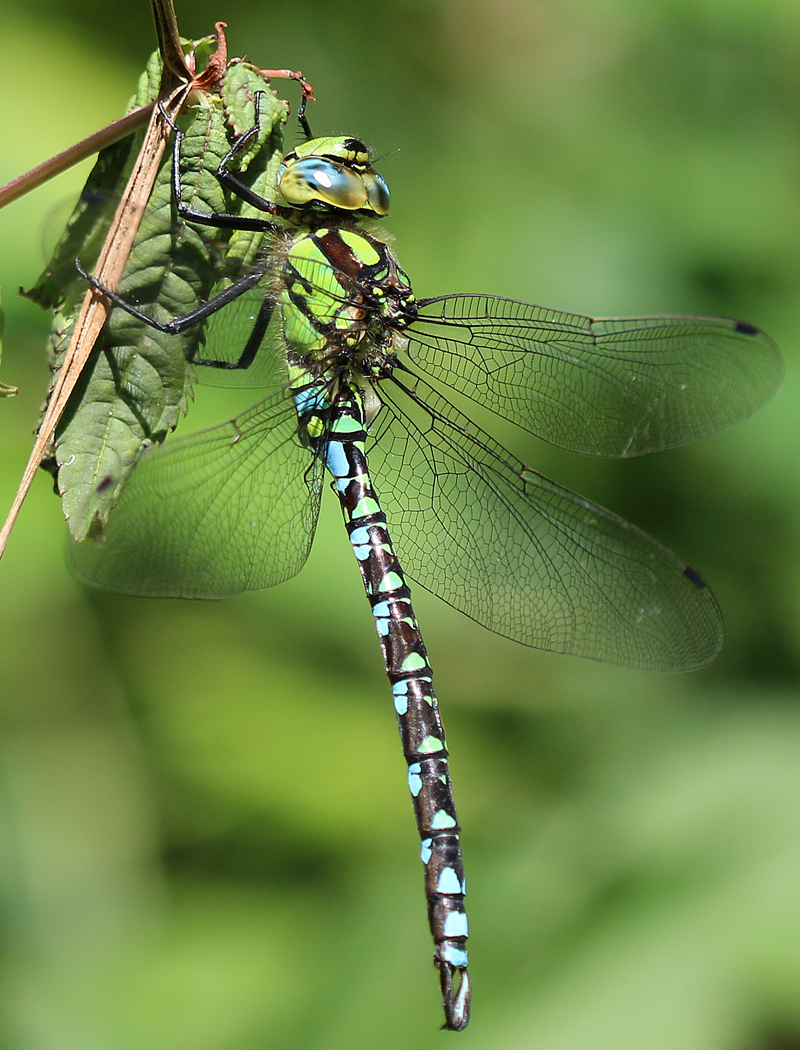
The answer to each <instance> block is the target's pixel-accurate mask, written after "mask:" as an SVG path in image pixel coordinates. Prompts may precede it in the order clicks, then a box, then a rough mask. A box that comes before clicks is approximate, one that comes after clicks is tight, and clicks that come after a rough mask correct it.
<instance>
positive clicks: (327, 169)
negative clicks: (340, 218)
mask: <svg viewBox="0 0 800 1050" xmlns="http://www.w3.org/2000/svg"><path fill="white" fill-rule="evenodd" d="M278 190H279V192H280V194H281V196H282V197H283V199H284V200H286V201H288V202H289V204H296V205H301V204H308V203H309V202H310V201H323V202H324V203H325V204H330V205H331V206H332V207H334V208H342V209H344V210H345V211H356V210H358V209H359V208H363V207H364V206H365V205H366V203H367V190H366V188H365V186H364V182H363V179H362V177H361V176H360V175H357V174H356V173H355V172H354V171H350V170H349V169H348V168H345V167H343V166H342V165H341V164H337V163H336V162H335V161H332V160H325V159H324V158H323V157H305V158H304V159H303V160H298V161H295V162H294V163H293V164H287V165H286V166H285V167H284V169H283V171H282V173H281V174H280V176H279V180H278Z"/></svg>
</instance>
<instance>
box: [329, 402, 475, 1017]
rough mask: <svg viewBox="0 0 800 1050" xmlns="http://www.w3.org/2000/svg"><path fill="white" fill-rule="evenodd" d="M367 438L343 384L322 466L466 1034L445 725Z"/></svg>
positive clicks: (449, 1002) (457, 854)
mask: <svg viewBox="0 0 800 1050" xmlns="http://www.w3.org/2000/svg"><path fill="white" fill-rule="evenodd" d="M365 440H366V430H365V418H364V408H363V405H362V403H361V399H360V397H359V396H358V395H357V394H356V393H354V392H353V391H352V390H349V389H348V388H347V387H346V386H344V385H342V386H341V388H340V392H339V394H338V395H337V399H336V402H335V404H334V408H333V414H332V418H331V422H330V427H329V430H328V433H327V442H328V444H327V449H326V451H325V463H326V466H327V468H328V470H329V471H330V472H331V474H332V475H333V477H334V479H335V487H336V492H337V494H338V496H339V500H340V502H341V505H342V512H343V514H344V517H345V523H346V525H347V530H348V533H349V535H350V542H351V543H352V545H353V549H354V551H355V555H356V558H357V559H358V565H359V569H360V571H361V576H362V579H363V582H364V587H365V589H366V592H367V597H368V599H369V602H370V605H371V606H372V612H373V615H374V617H375V625H376V627H377V631H378V636H379V638H380V642H381V649H382V650H383V659H384V664H385V667H386V673H387V675H388V677H389V681H390V682H391V685H392V693H393V696H394V705H395V710H396V712H397V723H398V726H399V729H400V736H401V739H402V742H403V754H404V755H405V758H406V761H407V763H408V783H409V788H410V790H411V795H412V798H413V800H414V811H415V814H416V818H417V827H418V828H419V833H420V837H421V839H422V851H421V855H422V861H423V863H424V865H425V893H426V896H427V899H428V920H429V923H430V928H431V933H432V934H433V940H434V944H435V951H434V963H435V965H436V966H437V967H438V969H439V975H440V979H441V985H442V995H443V999H444V1010H445V1024H444V1027H445V1028H448V1029H453V1030H455V1031H460V1030H461V1029H463V1028H465V1027H466V1026H467V1024H468V1022H469V1012H470V994H471V985H470V979H469V974H468V972H467V952H466V940H467V935H468V926H467V916H466V912H465V911H464V894H465V882H464V869H463V861H462V857H461V844H460V840H459V833H460V828H459V826H458V820H457V817H456V810H455V803H454V801H453V793H452V789H451V785H450V771H449V767H448V762H447V748H446V745H445V735H444V726H443V725H442V720H441V717H440V715H439V709H438V704H437V701H436V697H435V695H434V692H433V684H432V672H431V668H430V665H429V663H428V655H427V652H426V650H425V644H424V642H423V640H422V636H421V634H420V631H419V627H418V626H417V621H416V618H415V616H414V611H413V609H412V607H411V592H410V589H409V587H408V585H407V583H406V581H405V577H404V575H403V571H402V568H401V567H400V563H399V561H398V559H397V555H396V554H395V551H394V548H393V546H392V541H391V538H390V536H389V532H388V529H387V525H386V516H385V515H384V514H383V512H382V511H381V508H380V503H379V501H378V497H377V494H376V492H375V489H374V488H373V486H372V482H371V481H370V478H369V474H368V469H367V458H366V453H365V450H364V444H365Z"/></svg>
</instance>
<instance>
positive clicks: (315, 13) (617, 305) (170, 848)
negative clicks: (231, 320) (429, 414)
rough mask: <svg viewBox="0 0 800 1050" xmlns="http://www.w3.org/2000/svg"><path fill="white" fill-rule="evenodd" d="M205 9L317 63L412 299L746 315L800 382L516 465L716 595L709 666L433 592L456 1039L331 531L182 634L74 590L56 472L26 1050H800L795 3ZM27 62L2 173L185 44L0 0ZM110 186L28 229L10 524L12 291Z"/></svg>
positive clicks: (26, 715) (41, 198)
mask: <svg viewBox="0 0 800 1050" xmlns="http://www.w3.org/2000/svg"><path fill="white" fill-rule="evenodd" d="M177 10H178V17H179V21H180V25H181V30H182V32H183V33H184V34H185V35H188V36H201V35H203V34H205V33H208V32H211V31H212V29H213V23H214V21H216V20H218V19H224V20H226V21H227V22H228V24H229V29H228V39H229V45H230V52H231V54H233V55H237V54H247V55H248V56H249V57H250V58H252V59H253V60H255V61H257V63H258V64H259V65H262V66H279V67H284V66H288V67H292V68H300V69H302V70H303V72H304V73H305V74H306V75H307V76H308V77H309V79H310V80H311V82H312V83H313V85H314V87H315V89H316V91H317V96H318V99H319V101H318V103H317V104H316V105H315V106H312V108H311V111H310V117H311V122H312V127H313V128H314V130H315V133H316V134H328V133H343V132H346V133H349V134H355V135H358V136H359V137H361V138H364V139H366V140H367V141H368V142H370V143H372V144H373V145H374V147H375V148H376V150H377V152H378V153H379V154H382V153H386V154H388V155H387V156H386V157H385V159H384V160H383V161H382V162H381V164H380V170H381V171H382V173H383V174H384V175H385V176H386V178H387V180H388V181H389V183H390V185H391V187H392V192H393V212H392V216H391V220H390V222H389V226H390V228H391V230H392V231H393V233H394V234H395V235H396V237H397V243H398V250H399V253H400V257H401V261H402V263H403V265H404V267H405V268H406V269H407V270H408V272H409V273H410V274H411V275H412V277H413V279H414V282H415V287H416V290H417V292H418V294H421V295H435V294H440V293H445V292H454V291H486V292H493V293H497V294H502V295H507V296H515V297H518V298H523V299H526V300H529V301H533V302H536V303H540V304H544V305H548V306H553V307H558V308H562V309H567V310H576V311H581V312H586V313H593V314H605V315H614V314H642V313H658V312H673V313H676V312H693V313H718V314H730V315H734V316H739V317H742V318H745V319H746V320H748V321H750V322H753V323H755V324H758V325H761V326H762V327H764V328H765V329H766V330H767V331H769V332H770V334H771V335H772V336H773V337H774V338H775V339H776V340H777V342H778V343H779V344H780V345H781V347H782V348H783V350H784V352H785V354H786V357H787V380H786V384H785V389H784V391H783V393H782V394H781V395H780V396H779V397H778V398H777V399H776V400H775V401H774V403H773V404H771V405H769V406H768V407H767V408H766V409H764V410H763V411H762V412H760V413H759V414H758V415H757V416H756V417H755V418H754V419H753V420H751V421H749V422H747V423H745V424H742V425H741V426H739V427H737V428H735V429H734V430H732V431H730V432H728V433H726V434H723V435H721V436H719V437H717V438H714V439H711V440H707V441H705V442H702V443H700V444H698V445H695V446H692V447H688V448H685V449H680V450H676V451H672V452H669V453H664V454H661V455H655V456H650V457H646V458H644V459H642V460H640V461H636V462H627V463H604V462H602V461H593V460H582V459H580V458H578V457H575V456H569V455H567V454H564V453H560V452H557V451H556V450H553V449H550V448H548V447H547V446H544V445H541V444H534V442H533V441H532V440H529V441H527V442H526V441H520V440H519V438H518V437H517V438H515V439H514V440H515V444H514V445H513V448H514V451H515V452H517V453H518V454H520V455H521V456H522V457H523V458H525V459H527V460H528V461H530V462H531V465H533V466H535V467H537V468H538V469H541V470H542V471H543V472H545V473H547V474H548V475H550V476H551V477H554V478H555V479H556V480H557V481H560V482H562V483H564V484H567V485H570V486H571V487H574V488H577V489H578V490H579V491H580V492H582V493H584V494H585V495H588V496H590V497H592V498H594V499H597V500H599V501H600V502H602V503H604V504H605V505H607V506H610V507H611V508H612V509H614V510H615V511H617V512H619V513H621V514H623V515H624V516H626V517H628V518H630V519H631V520H633V521H634V522H636V523H637V524H639V525H641V526H643V527H644V528H646V529H648V530H649V531H651V532H652V533H653V534H654V535H656V536H657V537H658V538H659V539H660V540H662V541H663V542H665V543H667V544H668V545H670V546H671V547H674V548H675V549H676V550H678V551H679V552H680V553H681V555H682V556H684V557H685V558H687V559H689V560H690V561H691V563H692V564H693V565H694V566H696V568H697V569H698V570H699V571H701V572H702V573H703V575H704V576H705V577H706V578H707V579H708V580H709V581H710V582H711V584H712V586H713V587H714V589H715V591H716V593H717V595H718V597H719V599H720V602H721V604H722V606H723V609H724V610H725V614H726V621H727V644H726V647H725V650H724V652H723V653H722V656H721V657H720V658H719V660H718V661H717V663H716V664H715V665H714V666H713V667H712V668H710V669H708V670H706V671H703V672H700V673H696V674H692V675H683V676H666V675H656V674H645V673H640V672H633V671H628V670H624V669H619V668H613V667H606V666H603V665H599V664H592V663H589V662H586V661H580V660H577V659H573V658H569V657H559V656H555V655H551V654H542V653H538V652H534V651H529V650H525V649H523V648H522V647H519V646H515V645H514V644H513V643H510V642H507V641H504V640H502V639H499V638H496V637H494V636H492V635H490V634H488V633H487V632H485V631H483V630H481V629H480V628H478V627H477V626H475V625H474V624H472V623H470V622H469V621H467V620H466V619H464V618H463V617H461V616H459V615H458V614H456V613H454V612H452V611H451V610H449V609H447V608H446V607H444V606H443V605H441V604H440V603H438V602H437V601H436V600H435V599H433V598H430V597H429V596H428V595H426V594H423V593H420V594H419V595H418V597H417V611H418V614H419V617H420V621H421V623H422V625H423V629H424V631H425V634H426V638H427V641H428V647H429V650H430V652H431V658H432V661H433V663H434V667H435V670H436V673H437V678H438V687H439V688H438V691H439V695H440V698H441V700H442V705H443V708H444V713H445V720H446V724H447V727H448V733H449V739H450V743H451V747H452V752H453V757H452V767H453V773H454V781H455V787H456V793H457V801H458V804H459V815H460V818H461V822H462V824H463V825H464V829H465V830H464V836H463V837H464V848H465V855H466V863H467V870H468V879H469V883H470V887H469V888H470V893H469V897H468V904H469V908H470V917H471V920H472V934H473V937H472V940H471V942H470V944H471V949H472V959H473V966H472V970H473V975H474V981H475V1006H474V1015H473V1018H474V1019H473V1022H472V1024H471V1026H470V1028H469V1029H468V1030H467V1031H466V1032H465V1033H464V1034H463V1035H459V1036H455V1035H449V1034H448V1035H443V1034H440V1033H439V1032H438V1031H437V1027H438V1025H439V1024H440V1023H441V1017H440V1003H439V998H438V989H437V980H436V976H435V973H434V971H433V969H432V967H431V965H430V956H431V945H430V943H429V934H428V930H427V925H426V921H425V908H424V898H423V893H422V870H421V865H420V863H419V859H418V843H417V836H416V832H415V829H414V825H413V820H412V814H411V806H410V804H409V800H408V795H407V790H406V788H405V772H404V769H405V767H404V763H403V760H402V756H401V753H400V747H399V743H398V741H397V739H396V735H397V734H396V729H395V726H394V714H393V710H392V706H391V703H390V700H389V695H388V690H387V687H386V684H385V679H384V676H383V672H382V669H381V663H380V657H379V653H378V648H377V645H376V641H375V638H374V632H373V628H372V626H371V623H372V620H371V616H370V613H369V609H368V607H367V605H366V603H365V601H364V597H363V592H362V590H361V583H360V581H359V579H358V574H357V573H356V572H355V570H354V567H353V564H352V555H351V554H350V553H349V551H348V545H347V543H346V542H345V540H344V536H343V535H342V528H341V523H340V520H339V512H338V508H337V507H336V506H335V501H334V500H332V499H331V500H329V501H328V505H327V507H326V508H325V510H324V513H323V519H322V522H321V527H320V532H319V536H318V540H317V543H316V546H315V549H314V552H313V554H312V557H311V560H310V562H309V564H308V566H307V567H306V569H305V570H304V571H303V573H302V574H301V575H300V576H299V577H298V578H297V579H295V580H293V581H292V582H291V583H288V584H286V585H284V586H282V587H280V588H278V589H277V590H275V591H271V592H266V593H264V594H256V595H247V596H243V597H241V598H239V599H237V600H234V601H230V602H226V603H221V604H201V603H197V604H191V603H179V602H171V601H170V602H165V601H161V602H157V601H148V600H137V599H125V598H120V597H115V596H113V595H105V594H98V593H89V592H88V591H86V590H84V589H83V588H82V587H81V586H79V585H78V584H77V583H76V582H75V581H74V580H73V579H72V578H71V577H70V575H69V574H68V572H67V569H66V566H65V561H64V557H63V546H64V542H65V539H64V537H65V532H66V530H65V527H64V525H63V522H62V520H61V514H60V510H59V506H58V503H57V501H56V500H55V498H54V497H53V495H52V493H51V491H50V486H49V484H48V481H47V479H46V478H45V477H44V476H42V477H40V478H39V479H37V482H36V484H35V485H34V490H33V492H32V494H31V496H30V498H29V500H28V503H27V504H26V507H25V509H24V511H23V513H22V516H21V518H20V521H19V523H18V526H17V530H16V532H15V534H14V536H13V538H12V541H11V544H10V546H9V549H8V552H7V554H6V556H5V558H4V560H3V562H2V564H1V565H0V637H1V638H2V643H1V644H0V653H1V654H2V657H1V659H0V682H1V683H2V685H0V697H1V698H2V699H1V700H0V712H1V714H0V718H2V722H1V723H0V834H1V835H2V845H1V846H0V894H1V895H2V922H1V923H0V954H1V955H2V960H0V1048H2V1050H162V1048H163V1050H184V1048H185V1050H257V1048H258V1050H261V1048H275V1050H290V1048H298V1050H299V1048H304V1050H305V1048H313V1050H335V1048H340V1047H341V1048H345V1047H346V1048H349V1050H352V1048H357V1047H374V1046H380V1047H382V1048H384V1047H398V1048H403V1050H412V1048H417V1047H420V1048H423V1047H433V1046H438V1045H439V1044H440V1042H441V1041H443V1040H444V1041H446V1040H457V1041H458V1042H459V1045H460V1046H462V1047H464V1048H465V1050H466V1048H468V1047H480V1048H482V1050H491V1048H495V1047H497V1048H503V1050H515V1048H529V1050H579V1048H580V1050H586V1048H591V1050H606V1048H608V1050H611V1048H613V1050H797V1048H798V1047H800V706H799V705H798V695H799V694H798V685H799V684H800V570H799V569H798V559H799V556H800V427H798V422H797V409H798V406H800V367H798V366H800V4H798V3H797V2H796V0H449V2H445V0H441V2H431V0H383V2H382V3H380V4H375V3H367V2H365V0H305V2H304V3H302V4H299V3H295V4H292V3H289V2H288V0H275V2H268V3H263V4H253V3H251V2H247V3H246V2H244V0H226V2H224V3H218V4H211V3H210V2H208V0H193V2H192V3H187V2H182V0H177ZM2 34H3V36H2V54H3V88H2V94H1V95H0V139H1V140H2V142H3V150H2V155H0V182H5V181H7V180H8V179H10V178H12V177H13V176H15V175H17V174H18V173H20V172H21V171H23V170H26V169H27V168H29V167H31V166H32V165H33V164H35V163H37V162H38V161H40V160H42V159H44V158H46V157H48V156H49V155H51V154H52V153H54V152H55V151H57V150H59V149H62V148H64V147H66V146H68V145H70V144H71V143H72V142H74V141H75V140H77V139H78V138H80V137H82V136H83V135H85V134H88V133H90V132H91V131H94V130H95V129H96V128H98V127H100V126H101V125H103V124H105V123H106V122H108V121H110V120H112V119H114V118H115V117H117V116H119V115H120V114H121V113H122V111H123V107H124V105H125V103H126V101H127V99H128V97H129V96H130V94H131V93H132V92H133V89H134V87H135V83H136V78H137V76H138V73H139V71H140V69H141V68H142V66H143V64H144V61H145V59H146V57H147V55H148V54H149V53H150V51H151V50H152V49H153V46H154V34H153V31H152V27H151V24H150V14H149V6H148V4H147V3H146V2H145V0H135V2H134V0H128V2H127V3H121V4H110V3H108V0H70V2H69V3H67V4H65V3H64V2H63V0H4V3H3V23H2ZM292 90H293V89H292V88H291V87H288V88H286V91H285V93H286V94H287V95H290V96H291V93H292ZM289 134H290V140H291V135H292V134H293V131H292V128H291V125H290V132H289ZM87 170H88V165H85V166H84V167H83V169H82V170H80V171H78V170H75V171H72V172H70V173H68V174H65V175H62V176H60V177H59V178H58V179H57V180H55V181H54V182H52V183H51V184H49V185H48V186H47V187H45V188H43V189H40V190H38V191H37V192H36V193H34V194H32V195H30V196H29V197H27V198H25V199H24V200H21V201H19V202H17V203H15V204H14V205H12V206H10V207H9V208H7V209H6V210H4V211H3V212H2V213H0V244H1V245H2V250H0V282H2V287H3V289H4V293H5V306H6V309H7V314H8V323H7V331H6V356H5V360H4V362H3V371H2V376H0V378H3V379H4V380H5V381H6V382H10V383H15V384H17V385H18V386H20V388H21V392H20V394H19V396H18V397H17V398H15V399H14V400H13V401H10V402H5V403H3V404H0V433H2V442H3V450H4V451H3V455H2V458H1V460H0V477H1V478H2V499H3V506H4V507H5V506H7V505H8V504H10V502H11V499H12V495H13V492H14V490H15V488H16V484H17V481H18V478H19V476H20V474H21V472H22V469H23V466H24V463H25V461H26V458H27V454H28V450H29V447H30V442H31V431H32V428H33V426H34V425H35V422H36V416H37V408H38V405H39V404H40V402H41V400H42V399H43V396H44V392H45V389H46V384H47V381H48V372H47V369H46V366H45V364H44V356H43V350H42V347H43V344H44V339H45V333H46V329H47V323H48V322H47V318H46V317H45V316H44V315H43V314H40V313H39V312H38V311H37V309H36V307H34V306H33V305H32V304H30V303H27V302H25V301H23V300H21V299H18V298H17V297H16V296H15V295H14V292H15V290H16V288H17V287H18V286H20V285H25V286H30V284H31V283H32V282H33V281H34V280H35V278H36V277H37V275H38V273H39V271H40V269H41V266H42V263H43V261H44V258H45V255H44V252H45V249H44V248H43V247H42V238H43V232H42V231H44V230H45V229H46V227H47V225H48V216H49V215H50V213H51V211H52V210H53V209H56V208H57V206H58V205H59V204H61V202H63V201H64V200H65V198H68V197H69V196H70V194H75V193H76V192H77V190H78V188H79V187H80V185H81V184H82V181H83V179H84V178H85V175H86V171H87ZM216 396H217V395H216V394H215V393H214V392H213V391H207V390H200V391H199V394H198V403H197V405H196V406H195V408H194V409H193V410H192V413H193V417H194V420H195V422H196V421H197V420H198V419H202V420H204V421H205V420H206V419H214V418H215V412H216V411H217V409H216V405H217V402H215V400H214V398H215V397H216ZM217 418H218V416H217ZM191 422H192V419H191V418H190V420H189V421H188V424H187V425H185V427H184V430H185V429H186V426H189V425H191ZM506 436H507V435H505V434H504V437H506Z"/></svg>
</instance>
